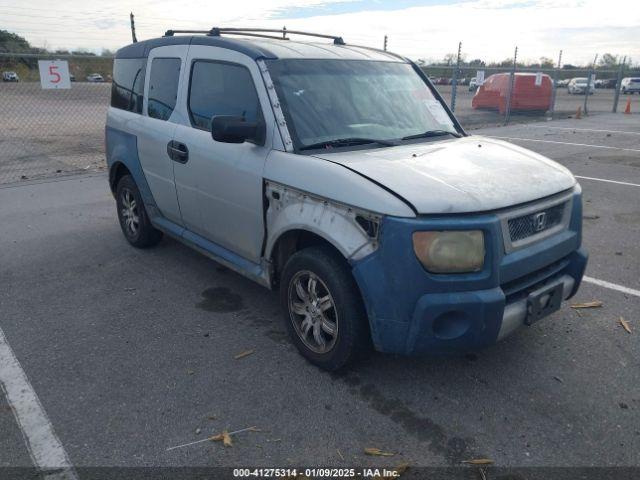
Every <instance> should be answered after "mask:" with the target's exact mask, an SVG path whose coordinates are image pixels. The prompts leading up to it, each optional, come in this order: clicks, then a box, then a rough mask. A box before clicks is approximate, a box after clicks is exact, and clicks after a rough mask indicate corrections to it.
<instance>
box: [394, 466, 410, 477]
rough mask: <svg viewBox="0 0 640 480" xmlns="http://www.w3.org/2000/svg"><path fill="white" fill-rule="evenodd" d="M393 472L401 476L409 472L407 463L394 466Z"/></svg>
mask: <svg viewBox="0 0 640 480" xmlns="http://www.w3.org/2000/svg"><path fill="white" fill-rule="evenodd" d="M394 470H395V471H396V473H397V474H398V475H402V474H403V473H404V472H406V471H407V470H409V464H408V463H401V464H400V465H396V467H395V468H394Z"/></svg>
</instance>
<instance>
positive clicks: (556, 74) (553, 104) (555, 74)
mask: <svg viewBox="0 0 640 480" xmlns="http://www.w3.org/2000/svg"><path fill="white" fill-rule="evenodd" d="M561 68H562V50H560V55H558V65H557V66H556V70H555V72H553V91H552V92H551V108H549V113H550V115H551V118H553V112H554V111H555V109H556V90H557V89H558V77H559V76H560V69H561Z"/></svg>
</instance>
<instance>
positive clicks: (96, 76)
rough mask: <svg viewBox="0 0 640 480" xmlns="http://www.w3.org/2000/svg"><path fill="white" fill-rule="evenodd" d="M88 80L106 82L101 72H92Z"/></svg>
mask: <svg viewBox="0 0 640 480" xmlns="http://www.w3.org/2000/svg"><path fill="white" fill-rule="evenodd" d="M87 82H95V83H100V82H104V78H103V77H102V75H100V74H99V73H92V74H91V75H88V76H87Z"/></svg>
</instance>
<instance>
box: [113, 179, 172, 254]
mask: <svg viewBox="0 0 640 480" xmlns="http://www.w3.org/2000/svg"><path fill="white" fill-rule="evenodd" d="M116 205H117V209H118V220H119V222H120V228H121V229H122V233H123V234H124V237H125V238H126V239H127V241H128V242H129V243H130V244H131V245H133V246H134V247H136V248H148V247H152V246H154V245H156V244H157V243H158V242H159V241H160V240H161V239H162V232H161V231H159V230H156V229H155V228H154V227H153V225H151V221H150V220H149V215H147V211H146V209H145V208H144V203H143V202H142V196H141V195H140V191H139V190H138V186H137V185H136V182H135V181H134V180H133V178H132V177H131V175H124V176H123V177H122V178H121V179H120V180H119V181H118V185H117V187H116Z"/></svg>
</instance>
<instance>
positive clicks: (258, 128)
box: [211, 115, 264, 143]
mask: <svg viewBox="0 0 640 480" xmlns="http://www.w3.org/2000/svg"><path fill="white" fill-rule="evenodd" d="M263 130H264V126H263V125H261V124H259V123H257V122H247V121H246V120H245V119H244V118H243V117H239V116H235V115H216V116H215V117H213V118H212V119H211V136H212V137H213V139H214V140H215V141H216V142H225V143H243V142H244V141H245V140H255V141H256V143H260V142H261V141H262V137H263V135H262V133H263Z"/></svg>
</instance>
